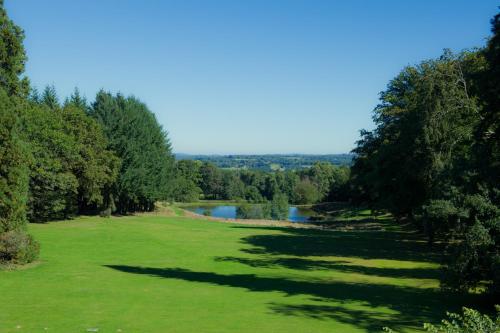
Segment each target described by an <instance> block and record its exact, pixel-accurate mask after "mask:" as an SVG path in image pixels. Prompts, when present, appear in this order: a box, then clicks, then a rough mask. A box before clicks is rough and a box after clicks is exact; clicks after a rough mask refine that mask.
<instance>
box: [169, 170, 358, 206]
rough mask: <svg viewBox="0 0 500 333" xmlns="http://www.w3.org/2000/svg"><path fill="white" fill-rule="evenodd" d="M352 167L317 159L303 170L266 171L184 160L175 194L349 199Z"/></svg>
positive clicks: (191, 197)
mask: <svg viewBox="0 0 500 333" xmlns="http://www.w3.org/2000/svg"><path fill="white" fill-rule="evenodd" d="M348 180H349V168H348V167H339V166H335V165H333V164H331V163H328V162H317V163H315V164H314V165H313V166H312V167H310V168H306V169H302V170H289V171H276V172H264V171H259V170H231V169H221V168H218V167H216V166H215V165H214V164H212V163H209V162H201V161H196V160H180V161H177V162H176V163H175V179H174V185H173V186H172V188H173V194H172V198H173V199H174V200H176V201H181V202H189V201H196V200H198V199H199V198H200V197H203V198H205V199H223V200H246V201H249V202H253V203H262V202H266V201H271V200H273V198H274V197H275V196H277V195H279V194H283V195H285V196H286V197H287V198H288V201H289V202H291V203H294V204H309V203H316V202H321V201H328V200H330V201H332V200H344V199H346V193H347V192H346V189H347V182H348Z"/></svg>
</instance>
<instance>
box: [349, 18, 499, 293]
mask: <svg viewBox="0 0 500 333" xmlns="http://www.w3.org/2000/svg"><path fill="white" fill-rule="evenodd" d="M492 23H493V34H494V35H493V37H492V38H491V39H490V40H489V42H488V45H487V46H486V47H485V48H483V49H478V50H472V51H466V52H462V53H460V54H452V53H451V52H450V51H445V52H444V54H443V55H442V56H441V57H440V58H438V59H433V60H428V61H424V62H422V63H420V64H419V65H417V66H409V67H406V68H404V69H403V70H402V71H401V73H400V74H399V75H398V76H397V77H395V78H394V79H393V80H392V81H391V82H390V83H389V85H388V87H387V90H386V91H384V92H382V93H381V98H380V100H381V103H380V105H378V106H377V107H376V109H375V111H374V121H375V124H376V128H375V130H373V131H362V139H361V140H360V141H358V143H357V147H356V148H355V149H354V153H355V154H356V157H355V159H354V164H353V166H352V169H351V171H352V175H351V181H350V183H351V187H352V194H353V195H354V196H355V198H356V199H357V200H358V201H365V202H368V203H369V204H370V205H372V206H373V207H374V208H377V209H387V210H389V211H390V212H392V213H393V214H394V216H396V217H397V218H398V219H399V220H411V221H413V222H414V223H416V224H417V226H418V227H420V228H421V229H422V230H423V231H425V232H426V234H427V235H428V238H429V242H431V243H432V242H433V241H434V240H435V238H436V237H437V236H440V237H443V238H444V239H445V240H446V241H449V243H450V244H451V246H450V249H449V251H450V252H449V254H450V256H449V258H450V264H449V266H448V271H449V274H448V276H449V280H448V285H449V286H451V287H453V288H459V289H469V288H471V287H476V286H478V285H479V284H480V283H482V282H484V281H488V283H489V286H488V288H489V290H490V291H491V292H493V293H498V292H499V291H500V208H499V203H500V187H499V184H500V182H499V181H500V178H499V177H500V149H499V145H500V132H499V129H500V91H499V89H500V18H499V15H497V16H496V17H495V18H494V20H493V21H492Z"/></svg>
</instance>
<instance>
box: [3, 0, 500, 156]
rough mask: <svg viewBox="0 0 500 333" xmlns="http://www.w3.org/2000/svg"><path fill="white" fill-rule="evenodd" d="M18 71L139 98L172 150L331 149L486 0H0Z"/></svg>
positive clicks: (345, 146) (473, 18) (488, 1)
mask: <svg viewBox="0 0 500 333" xmlns="http://www.w3.org/2000/svg"><path fill="white" fill-rule="evenodd" d="M5 2H6V7H7V9H8V10H9V15H10V16H11V17H12V18H13V19H14V20H15V21H16V23H17V24H19V25H21V26H22V27H23V29H24V30H25V32H26V40H25V46H26V49H27V53H28V57H29V61H28V64H27V70H26V72H27V75H28V76H29V77H30V79H31V81H32V83H33V84H34V85H35V86H38V87H39V88H43V86H45V85H46V84H53V85H55V86H56V89H57V90H58V93H59V95H60V97H65V96H67V95H69V94H70V93H71V91H72V90H73V88H74V87H75V86H78V87H79V88H80V90H81V91H82V92H83V93H84V94H85V95H86V96H87V98H88V99H90V100H92V99H93V98H94V96H95V93H96V92H97V91H98V90H99V89H101V88H104V89H106V90H109V91H112V92H122V93H124V94H133V95H135V96H136V97H138V98H140V99H141V100H142V101H144V102H145V103H146V104H147V105H148V106H149V108H150V109H151V110H152V111H153V112H154V113H155V114H156V116H157V118H158V120H159V121H160V123H161V124H162V125H163V126H164V128H165V129H166V130H167V131H168V132H169V135H170V139H171V141H172V143H173V147H174V151H176V152H184V153H218V154H226V153H342V152H348V151H349V150H350V149H352V148H353V145H354V142H355V141H356V140H357V139H358V137H359V130H360V129H361V128H368V129H370V128H372V122H371V115H372V110H373V108H374V106H375V105H376V104H377V100H378V93H379V92H380V91H382V90H383V89H384V88H385V86H386V84H387V82H388V81H389V80H390V79H391V78H392V77H394V76H395V75H396V74H397V73H398V71H399V70H400V69H401V68H403V67H404V66H406V65H408V64H415V63H417V62H419V61H421V60H423V59H426V58H431V57H437V56H439V55H440V53H441V52H442V50H443V48H450V49H452V50H454V51H459V50H462V49H464V48H469V47H474V46H481V45H483V44H484V42H485V39H486V38H487V37H488V36H489V35H490V25H489V20H490V19H491V17H492V16H493V15H494V14H495V13H497V12H498V9H497V8H498V5H499V2H498V1H496V0H481V1H479V0H468V1H462V0H418V1H417V0H414V1H410V0H407V1H401V0H399V1H395V0H394V1H384V0H379V1H373V0H365V1H358V0H344V1H340V0H339V1H335V0H329V1H319V0H303V1H298V0H286V1H285V0H283V1H279V0H245V1H243V0H240V1H238V0H227V1H219V0H198V1H192V0H182V1H181V0H179V1H160V0H157V1H155V0H71V1H67V0H44V1H40V0H6V1H5Z"/></svg>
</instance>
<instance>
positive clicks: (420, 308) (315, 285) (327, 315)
mask: <svg viewBox="0 0 500 333" xmlns="http://www.w3.org/2000/svg"><path fill="white" fill-rule="evenodd" d="M106 267H109V268H112V269H115V270H118V271H122V272H126V273H133V274H144V275H150V276H156V277H161V278H166V279H180V280H184V281H191V282H202V283H209V284H212V285H218V286H227V287H235V288H244V289H247V290H250V291H253V292H276V291H278V292H282V293H284V294H285V295H286V296H294V295H308V296H310V297H311V298H310V300H311V301H314V302H331V301H335V302H340V303H343V302H361V305H363V307H362V308H366V307H369V308H374V309H373V310H359V309H350V308H349V306H345V307H344V306H339V305H335V306H333V305H317V304H302V305H286V304H274V303H273V304H271V309H272V310H273V311H274V313H278V314H281V315H294V316H305V317H310V318H315V319H335V320H338V321H340V322H344V323H349V324H353V325H356V326H358V327H362V328H365V329H367V330H369V331H380V329H381V327H382V326H384V325H390V326H392V327H393V328H398V327H402V326H408V325H415V324H416V323H419V322H422V321H428V320H429V318H433V319H435V320H437V319H438V318H441V317H442V316H443V315H444V313H445V311H446V310H449V305H450V304H454V303H455V304H457V303H456V301H455V299H456V297H455V296H454V295H452V294H445V293H443V292H440V291H436V290H432V289H419V288H408V287H397V286H390V285H373V284H350V283H343V282H336V281H335V282H321V281H307V280H306V281H303V280H291V279H287V278H278V277H260V276H256V275H254V274H231V275H223V274H217V273H212V272H196V271H192V270H188V269H182V268H154V267H138V266H126V265H106ZM376 307H387V308H388V309H390V310H393V311H396V312H397V313H396V314H390V313H383V312H379V310H380V309H375V308H376ZM382 311H383V310H382Z"/></svg>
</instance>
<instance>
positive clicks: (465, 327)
mask: <svg viewBox="0 0 500 333" xmlns="http://www.w3.org/2000/svg"><path fill="white" fill-rule="evenodd" d="M495 307H496V310H497V316H496V319H495V320H494V321H493V319H491V318H490V317H489V316H487V315H485V314H481V313H480V312H479V311H477V310H474V309H469V308H466V307H464V308H463V315H461V314H458V313H449V312H448V313H447V315H448V318H449V320H446V319H443V320H442V321H441V325H439V326H438V327H436V326H434V325H432V324H429V323H425V324H424V329H425V330H426V331H427V332H430V333H478V332H481V333H498V332H500V306H498V305H497V306H495ZM383 330H384V331H385V332H389V333H395V331H393V330H391V329H390V328H387V327H384V329H383Z"/></svg>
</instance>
